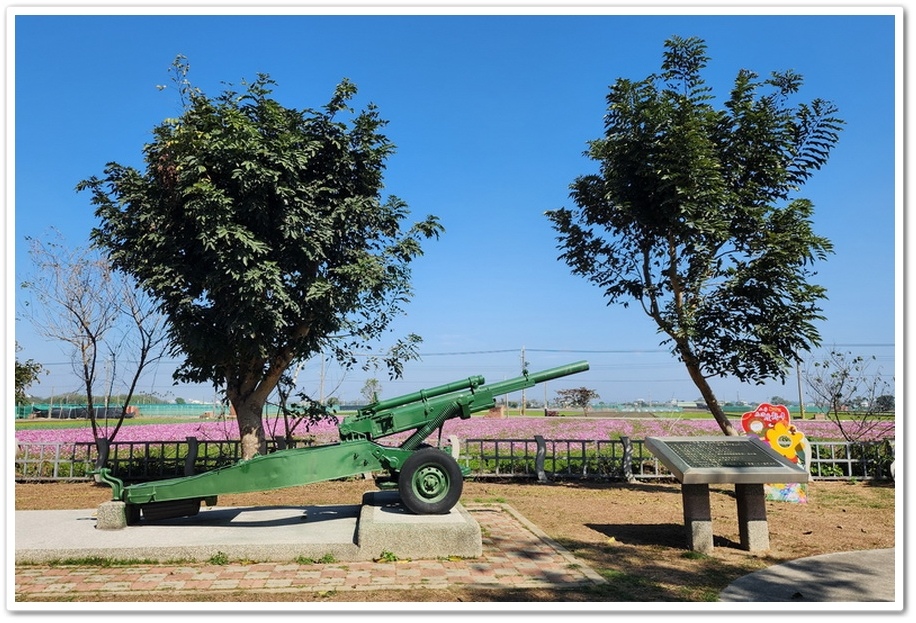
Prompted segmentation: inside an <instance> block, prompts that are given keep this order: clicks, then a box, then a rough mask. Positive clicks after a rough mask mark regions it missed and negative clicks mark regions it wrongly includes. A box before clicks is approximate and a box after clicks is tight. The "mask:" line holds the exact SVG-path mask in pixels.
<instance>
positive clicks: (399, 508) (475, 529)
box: [356, 491, 483, 559]
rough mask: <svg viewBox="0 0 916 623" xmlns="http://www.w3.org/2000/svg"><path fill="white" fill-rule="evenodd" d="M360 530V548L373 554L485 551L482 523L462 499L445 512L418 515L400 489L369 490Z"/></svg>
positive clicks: (466, 555)
mask: <svg viewBox="0 0 916 623" xmlns="http://www.w3.org/2000/svg"><path fill="white" fill-rule="evenodd" d="M356 532H357V543H358V544H359V549H360V551H361V552H363V554H364V555H365V556H369V557H380V556H382V555H383V554H385V553H388V554H392V555H394V556H396V557H397V558H401V559H412V558H417V559H420V558H445V557H449V556H458V557H461V558H477V557H479V556H480V555H481V554H482V553H483V544H482V541H481V534H480V525H479V524H478V523H477V521H475V520H474V518H473V517H471V514H470V513H468V512H467V510H465V508H464V507H463V506H462V505H461V504H460V503H459V504H456V505H455V507H454V508H452V510H451V511H449V512H448V513H446V514H443V515H415V514H413V513H411V512H410V511H409V510H407V508H406V507H405V506H404V505H403V504H402V503H401V497H400V495H399V494H398V492H397V491H370V492H368V493H366V494H365V495H364V496H363V505H362V508H361V509H360V515H359V525H358V527H357V531H356Z"/></svg>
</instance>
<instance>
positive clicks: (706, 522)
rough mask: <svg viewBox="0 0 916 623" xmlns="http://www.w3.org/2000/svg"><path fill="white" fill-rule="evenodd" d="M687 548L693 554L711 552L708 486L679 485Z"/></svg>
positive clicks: (710, 517)
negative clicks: (682, 503) (693, 552)
mask: <svg viewBox="0 0 916 623" xmlns="http://www.w3.org/2000/svg"><path fill="white" fill-rule="evenodd" d="M681 498H682V499H683V502H684V525H685V526H686V527H687V547H688V548H689V549H691V550H693V551H695V552H700V553H703V554H708V553H710V552H712V547H713V546H712V513H711V512H710V510H709V485H707V484H690V485H688V484H684V485H681Z"/></svg>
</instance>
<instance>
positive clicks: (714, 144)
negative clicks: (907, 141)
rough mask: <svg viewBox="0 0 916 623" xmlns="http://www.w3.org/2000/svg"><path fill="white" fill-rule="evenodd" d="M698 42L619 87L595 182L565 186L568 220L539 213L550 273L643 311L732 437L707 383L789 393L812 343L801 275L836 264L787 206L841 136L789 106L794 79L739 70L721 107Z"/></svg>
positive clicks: (803, 207)
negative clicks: (771, 383) (546, 229)
mask: <svg viewBox="0 0 916 623" xmlns="http://www.w3.org/2000/svg"><path fill="white" fill-rule="evenodd" d="M708 60H709V59H708V57H707V55H706V45H705V43H704V42H703V41H702V40H700V39H697V38H688V39H684V38H680V37H674V38H672V39H669V40H668V41H666V43H665V51H664V57H663V62H662V71H661V73H660V74H658V75H651V76H649V77H648V78H646V79H645V80H642V81H639V82H634V81H631V80H627V79H619V80H617V81H616V82H615V83H614V84H613V85H612V86H611V88H610V92H609V94H608V96H607V115H606V117H605V134H604V137H603V138H600V139H597V140H594V141H592V142H590V144H589V149H588V151H587V155H588V157H589V158H591V159H592V160H594V161H596V162H597V163H599V165H600V171H599V172H598V173H595V174H589V175H584V176H581V177H579V178H577V179H576V180H575V182H574V183H573V184H572V185H571V198H572V199H573V201H574V202H575V203H576V206H577V208H576V209H575V210H570V209H566V208H563V209H558V210H553V211H550V212H548V213H547V216H548V218H549V219H550V221H551V222H552V225H553V227H554V229H555V230H556V231H557V232H558V240H559V247H558V248H559V249H561V250H562V255H561V256H560V257H561V259H563V260H565V261H566V262H567V264H568V265H569V266H570V267H571V268H572V272H573V274H577V275H580V276H582V277H585V278H586V279H588V280H589V281H591V282H592V283H594V284H595V285H597V286H598V287H599V288H601V290H602V291H603V294H604V296H605V297H607V299H608V300H609V302H611V303H622V304H623V305H624V306H628V305H629V304H630V303H631V302H635V303H636V304H638V305H639V306H640V307H641V308H642V310H643V311H644V312H645V313H646V314H647V315H648V316H649V318H651V319H652V321H654V323H655V324H656V326H657V327H658V330H659V333H660V334H661V335H662V336H663V340H662V343H663V344H666V345H668V346H669V347H670V348H671V352H672V354H673V355H674V356H675V357H677V358H678V359H679V360H680V361H681V362H683V364H684V365H685V366H686V369H687V372H688V374H689V375H690V378H691V379H692V381H693V382H694V384H695V385H696V386H697V388H698V389H699V390H700V393H701V395H702V396H703V400H704V401H705V402H706V404H707V405H708V407H709V409H710V411H711V412H712V414H713V415H714V417H715V418H716V421H717V422H718V424H719V425H720V427H721V428H722V430H723V432H724V433H725V434H727V435H736V434H738V432H737V431H736V430H735V429H734V427H733V426H732V425H731V423H730V422H729V420H728V418H727V417H726V415H725V413H724V412H723V410H722V408H721V406H720V404H719V402H718V400H717V399H716V397H715V394H714V392H713V389H712V387H711V386H710V384H709V379H710V378H712V377H725V376H734V377H736V378H738V379H740V380H741V381H742V382H754V383H757V384H761V383H763V382H765V380H766V379H773V378H777V379H783V380H784V379H785V377H786V375H787V374H788V371H789V370H790V368H791V363H792V362H795V361H797V360H798V353H799V352H800V351H804V350H807V349H810V347H811V346H813V345H817V344H818V343H819V340H820V337H819V334H818V331H817V329H816V328H815V322H816V321H818V320H820V319H821V318H822V316H821V315H820V312H821V310H820V308H819V307H818V303H819V300H820V299H823V298H824V296H825V291H824V289H823V288H822V287H819V286H817V285H812V284H809V283H808V278H809V277H811V276H812V275H813V274H814V272H813V269H812V263H813V262H815V261H816V260H821V259H824V258H825V257H826V256H827V255H828V254H829V253H831V252H832V245H831V243H830V242H829V241H828V240H827V239H825V238H823V237H820V236H817V235H815V234H814V232H813V231H812V226H811V216H812V213H813V205H812V203H811V202H810V201H809V200H806V199H803V198H800V197H796V196H795V194H796V192H797V191H798V189H799V188H800V187H801V186H802V185H803V183H804V182H805V181H806V180H807V179H808V178H809V176H810V175H812V173H813V172H814V171H815V170H816V169H819V168H820V167H821V166H823V165H824V164H825V163H826V161H827V158H828V155H829V153H830V151H831V149H832V148H833V146H834V145H835V143H836V141H837V140H838V137H839V132H840V130H841V127H842V125H843V121H841V120H840V119H838V118H837V117H835V116H834V114H835V112H836V109H835V107H834V106H833V105H832V104H830V103H828V102H825V101H823V100H820V99H816V100H813V101H812V102H811V103H810V104H805V103H801V104H797V105H795V106H793V105H792V103H791V100H792V99H793V96H794V95H795V94H796V93H797V92H798V90H799V88H800V87H801V84H802V78H801V77H800V76H799V75H797V74H795V73H794V72H792V71H786V72H782V73H773V74H771V76H770V77H769V78H767V79H760V78H758V76H757V74H755V73H753V72H751V71H747V70H742V71H740V72H739V73H738V75H737V78H736V79H735V83H734V87H733V88H732V90H731V93H730V94H729V96H728V98H727V99H725V100H724V107H723V108H719V109H717V108H716V107H715V106H714V97H713V95H712V93H711V88H710V87H708V86H707V85H706V83H705V82H704V80H703V77H702V74H701V72H702V70H703V69H704V68H705V67H706V64H707V62H708Z"/></svg>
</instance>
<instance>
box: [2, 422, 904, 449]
mask: <svg viewBox="0 0 916 623" xmlns="http://www.w3.org/2000/svg"><path fill="white" fill-rule="evenodd" d="M795 424H796V426H797V427H798V430H799V431H801V432H802V433H804V434H805V435H806V436H807V437H808V438H809V439H813V440H822V441H831V440H842V439H843V436H842V435H841V434H840V432H839V430H838V428H837V426H836V424H835V423H833V422H831V421H828V420H803V421H796V422H795ZM733 425H734V426H735V428H736V429H737V430H739V431H740V430H741V423H740V421H736V422H733ZM265 428H266V430H267V431H268V435H272V434H277V435H282V434H283V430H284V429H283V423H282V421H278V420H276V419H273V418H271V419H268V420H267V421H266V427H265ZM893 431H894V429H893V427H892V426H891V428H890V432H891V435H893ZM408 434H409V433H402V434H399V435H392V436H390V437H386V438H385V439H384V441H385V443H386V444H389V443H391V444H394V443H399V442H400V441H401V440H402V439H404V438H406V437H407V436H408ZM437 434H438V433H437V432H434V433H433V434H432V435H431V436H430V440H432V441H434V440H435V437H436V436H437ZM721 434H722V431H721V429H720V428H719V426H718V424H716V422H715V421H714V420H712V419H711V418H710V419H679V418H632V419H628V418H572V417H551V418H535V417H511V418H484V417H473V418H470V419H467V420H461V419H453V420H448V421H447V422H445V425H444V426H443V427H442V436H443V438H444V439H447V438H448V437H450V436H452V435H455V436H457V437H458V438H459V439H532V438H533V437H534V436H535V435H541V436H542V437H544V438H545V439H586V440H605V439H618V438H619V437H621V436H626V437H630V438H631V439H645V438H646V437H681V436H684V437H686V436H696V435H721ZM294 436H296V437H305V436H313V437H314V438H315V443H317V444H325V443H334V442H336V441H338V440H339V438H338V434H337V425H336V424H333V423H331V422H322V423H319V424H317V425H313V426H312V427H311V429H310V430H309V431H308V432H306V431H304V430H303V431H301V432H300V431H298V430H297V434H296V435H294ZM187 437H196V438H197V439H198V440H201V441H205V440H206V441H226V440H235V439H238V430H237V428H236V423H235V421H233V420H227V421H222V422H220V421H206V422H184V423H175V424H134V425H130V426H123V427H122V428H121V430H120V431H118V436H117V438H116V441H121V442H127V441H138V442H141V441H184V440H185V439H186V438H187ZM16 441H17V442H19V443H58V442H71V443H75V442H92V430H91V429H90V428H89V424H88V422H82V423H80V424H74V427H73V428H56V429H29V430H17V431H16Z"/></svg>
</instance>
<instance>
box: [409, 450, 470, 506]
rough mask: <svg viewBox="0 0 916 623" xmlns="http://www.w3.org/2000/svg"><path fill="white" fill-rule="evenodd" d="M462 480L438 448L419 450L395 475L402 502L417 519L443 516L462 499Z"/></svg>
mask: <svg viewBox="0 0 916 623" xmlns="http://www.w3.org/2000/svg"><path fill="white" fill-rule="evenodd" d="M463 488H464V476H463V475H462V474H461V468H460V467H459V466H458V461H456V460H455V459H453V458H452V457H451V455H448V454H446V453H445V452H443V451H442V450H439V449H438V448H421V449H420V450H417V451H416V452H414V453H413V454H411V455H410V456H409V457H407V460H406V461H404V466H403V467H402V468H401V469H400V472H399V474H398V492H399V493H400V494H401V502H403V504H404V506H406V507H407V509H408V510H410V511H411V512H413V513H415V514H417V515H444V514H446V513H448V512H449V511H450V510H452V507H454V506H455V504H457V503H458V500H459V499H460V498H461V491H462V489H463Z"/></svg>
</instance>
